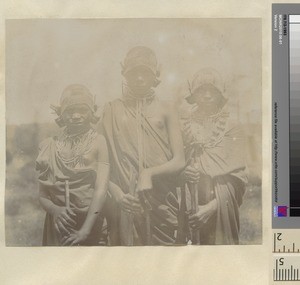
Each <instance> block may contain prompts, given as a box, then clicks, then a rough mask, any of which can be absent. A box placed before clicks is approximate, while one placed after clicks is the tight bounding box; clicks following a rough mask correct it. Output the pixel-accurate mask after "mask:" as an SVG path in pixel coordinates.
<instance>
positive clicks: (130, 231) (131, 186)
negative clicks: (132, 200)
mask: <svg viewBox="0 0 300 285" xmlns="http://www.w3.org/2000/svg"><path fill="white" fill-rule="evenodd" d="M136 181H137V172H136V171H135V169H134V168H133V167H132V166H131V167H130V176H129V194H131V195H132V196H135V189H136ZM133 222H134V214H133V213H129V216H128V227H129V228H128V245H133V226H134V223H133Z"/></svg>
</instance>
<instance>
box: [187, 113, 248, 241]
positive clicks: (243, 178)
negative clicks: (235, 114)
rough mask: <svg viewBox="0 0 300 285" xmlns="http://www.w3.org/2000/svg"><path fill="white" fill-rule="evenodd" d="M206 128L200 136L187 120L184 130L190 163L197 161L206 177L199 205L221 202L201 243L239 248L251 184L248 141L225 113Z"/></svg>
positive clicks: (203, 177)
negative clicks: (241, 217)
mask: <svg viewBox="0 0 300 285" xmlns="http://www.w3.org/2000/svg"><path fill="white" fill-rule="evenodd" d="M206 124H207V126H208V127H206V128H205V127H204V128H203V129H202V130H201V129H199V133H198V134H197V122H195V121H193V119H192V120H190V119H189V120H186V121H185V126H184V140H185V149H186V160H187V163H188V164H189V163H191V161H192V158H193V159H194V160H195V159H196V160H197V167H198V169H199V171H200V173H201V174H202V179H201V181H200V182H199V184H198V193H199V201H198V204H200V205H201V204H206V203H208V202H209V201H211V200H212V199H214V198H215V199H216V200H217V202H218V203H217V204H218V206H217V213H216V215H215V216H214V217H212V218H211V220H210V221H208V222H207V224H206V225H204V226H203V228H201V230H200V240H201V243H202V244H238V243H239V227H240V223H239V206H240V205H241V203H242V197H243V194H244V192H245V184H246V183H247V175H246V167H245V162H244V156H245V155H244V146H245V141H244V137H243V134H242V131H241V129H240V128H238V127H235V126H232V124H231V123H230V121H229V115H228V113H226V112H224V111H221V112H220V113H219V114H217V115H215V116H214V117H212V118H210V119H209V120H208V121H207V122H206ZM195 125H196V126H195Z"/></svg>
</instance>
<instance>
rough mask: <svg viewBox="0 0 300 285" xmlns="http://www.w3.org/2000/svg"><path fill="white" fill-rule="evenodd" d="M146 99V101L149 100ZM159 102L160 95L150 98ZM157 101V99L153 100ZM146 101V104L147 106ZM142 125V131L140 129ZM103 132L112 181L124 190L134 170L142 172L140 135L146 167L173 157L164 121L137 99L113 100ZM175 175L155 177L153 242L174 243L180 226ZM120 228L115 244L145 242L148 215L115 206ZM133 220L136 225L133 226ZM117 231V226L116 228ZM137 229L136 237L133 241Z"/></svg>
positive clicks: (108, 107) (106, 110) (116, 231)
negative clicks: (149, 113)
mask: <svg viewBox="0 0 300 285" xmlns="http://www.w3.org/2000/svg"><path fill="white" fill-rule="evenodd" d="M147 100H148V99H145V102H144V103H145V104H147V103H148V101H147ZM149 100H151V102H152V104H155V102H156V101H155V100H156V98H153V97H152V98H150V99H149ZM152 100H154V101H152ZM145 104H144V106H145ZM139 128H140V131H141V133H142V134H141V133H139V131H138V129H139ZM102 131H103V134H104V136H105V137H106V139H107V142H108V148H109V152H110V164H111V176H110V177H111V181H112V182H114V183H115V184H116V185H118V186H119V187H120V188H121V190H122V191H123V192H124V193H129V192H130V191H131V190H130V189H129V185H130V175H131V169H134V170H135V171H136V172H137V173H138V172H139V164H140V157H139V155H140V153H141V152H140V151H139V149H140V148H141V146H140V145H139V144H140V137H142V138H143V146H142V152H143V167H144V168H149V167H154V166H158V165H161V164H164V163H166V162H167V161H169V160H170V159H171V158H172V152H171V150H170V144H169V140H168V135H167V131H166V128H165V126H164V122H161V121H159V120H157V118H155V117H151V115H149V116H148V115H147V113H146V112H144V110H143V111H140V113H139V111H138V102H137V101H136V100H135V99H130V98H122V99H117V100H115V101H113V102H110V103H109V104H108V105H107V106H106V107H105V110H104V114H103V119H102ZM174 180H175V179H174V177H173V176H164V177H159V178H155V179H153V189H152V190H150V195H149V196H148V200H149V203H150V205H151V208H152V210H151V211H150V213H149V214H150V227H151V232H152V235H151V244H153V245H171V244H173V243H174V241H175V236H174V235H175V231H176V229H177V213H178V202H177V198H176V186H175V183H174ZM114 207H115V208H114V209H115V211H114V214H115V220H116V221H117V222H116V223H117V227H116V228H115V231H114V233H113V235H114V237H115V238H114V240H115V241H114V243H115V244H121V245H145V244H146V236H145V231H146V230H145V217H144V216H143V215H135V216H134V217H132V214H130V213H126V212H124V211H122V210H120V209H119V208H118V207H117V205H114ZM132 219H133V226H132ZM112 231H113V229H112ZM132 232H133V240H132V237H131V235H132Z"/></svg>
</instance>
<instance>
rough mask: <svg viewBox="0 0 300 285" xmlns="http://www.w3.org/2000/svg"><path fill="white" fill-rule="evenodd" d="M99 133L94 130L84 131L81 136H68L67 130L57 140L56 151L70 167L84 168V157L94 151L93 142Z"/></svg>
mask: <svg viewBox="0 0 300 285" xmlns="http://www.w3.org/2000/svg"><path fill="white" fill-rule="evenodd" d="M96 136H97V133H96V131H95V130H94V129H92V128H90V129H89V130H84V131H83V132H81V133H79V134H68V132H67V131H66V130H64V132H63V133H62V135H61V136H60V137H58V139H57V140H56V149H57V152H58V154H59V156H60V158H61V159H62V160H63V162H64V163H65V164H66V166H68V167H73V168H74V167H78V166H79V167H82V166H84V155H86V154H87V153H88V152H90V151H91V149H92V142H93V141H94V139H95V138H96Z"/></svg>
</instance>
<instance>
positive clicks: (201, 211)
mask: <svg viewBox="0 0 300 285" xmlns="http://www.w3.org/2000/svg"><path fill="white" fill-rule="evenodd" d="M216 211H217V200H215V199H214V200H212V201H210V202H209V203H207V204H206V205H203V206H198V211H197V213H196V214H193V215H191V216H190V217H189V224H190V226H191V228H192V229H194V230H197V229H200V228H201V227H202V226H203V225H204V224H206V223H207V222H208V220H209V219H210V218H211V217H212V216H213V215H214V214H215V213H216Z"/></svg>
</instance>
